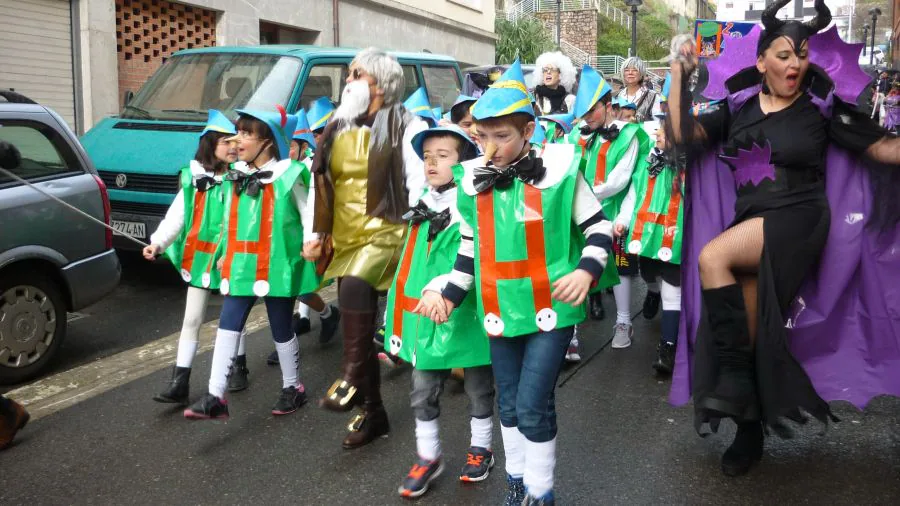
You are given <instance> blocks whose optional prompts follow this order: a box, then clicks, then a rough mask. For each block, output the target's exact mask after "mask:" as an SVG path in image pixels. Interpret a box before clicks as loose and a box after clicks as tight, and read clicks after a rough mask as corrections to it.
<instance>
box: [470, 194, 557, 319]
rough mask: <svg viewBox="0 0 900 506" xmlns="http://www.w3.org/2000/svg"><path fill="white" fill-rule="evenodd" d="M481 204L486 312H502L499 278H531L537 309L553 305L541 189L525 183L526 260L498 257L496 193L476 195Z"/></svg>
mask: <svg viewBox="0 0 900 506" xmlns="http://www.w3.org/2000/svg"><path fill="white" fill-rule="evenodd" d="M476 205H477V207H478V233H479V235H480V236H481V237H480V239H479V245H478V251H479V256H480V261H481V266H482V269H481V298H482V303H483V304H484V312H485V314H488V313H493V314H495V315H498V316H499V315H500V300H499V298H498V295H497V281H498V280H501V279H522V278H530V279H531V286H532V296H533V298H534V306H535V308H534V310H535V313H537V312H538V311H540V310H541V309H544V308H549V307H551V304H552V300H551V298H550V278H549V276H548V274H547V263H546V254H545V251H544V216H543V213H542V196H541V191H540V190H538V189H537V188H535V187H533V186H531V185H525V244H526V247H527V250H528V251H527V255H528V256H527V258H526V259H525V260H511V261H505V262H498V261H497V251H496V242H497V237H496V232H495V230H494V193H493V192H485V193H481V194H479V195H478V196H477V197H476Z"/></svg>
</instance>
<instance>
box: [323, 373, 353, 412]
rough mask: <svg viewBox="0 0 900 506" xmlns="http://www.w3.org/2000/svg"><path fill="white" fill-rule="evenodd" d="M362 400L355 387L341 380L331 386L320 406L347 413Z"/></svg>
mask: <svg viewBox="0 0 900 506" xmlns="http://www.w3.org/2000/svg"><path fill="white" fill-rule="evenodd" d="M361 398H362V396H361V395H359V390H358V389H357V388H356V387H355V386H353V385H351V384H350V383H347V382H346V381H344V380H342V379H339V380H335V382H334V383H333V384H332V385H331V388H329V389H328V392H327V393H326V394H325V397H323V398H322V400H321V401H319V405H320V406H322V407H323V408H325V409H327V410H330V411H339V412H346V411H350V410H351V409H353V408H354V407H355V406H356V405H357V404H359V403H360V401H361Z"/></svg>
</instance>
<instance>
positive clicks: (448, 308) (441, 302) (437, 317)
mask: <svg viewBox="0 0 900 506" xmlns="http://www.w3.org/2000/svg"><path fill="white" fill-rule="evenodd" d="M453 308H454V305H453V303H452V302H450V301H449V300H447V299H446V298H444V296H443V295H441V294H440V293H438V292H435V291H432V290H426V291H425V293H423V294H422V298H421V299H419V303H418V304H416V307H415V309H413V313H416V314H420V315H422V316H424V317H426V318H428V319H430V320H431V321H433V322H434V323H437V324H441V323H446V322H447V320H448V319H449V318H450V313H451V312H453Z"/></svg>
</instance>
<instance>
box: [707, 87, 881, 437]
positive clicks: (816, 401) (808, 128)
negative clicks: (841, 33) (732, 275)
mask: <svg viewBox="0 0 900 506" xmlns="http://www.w3.org/2000/svg"><path fill="white" fill-rule="evenodd" d="M848 118H850V119H852V121H851V120H849V119H848ZM698 120H699V121H700V123H701V125H703V127H704V129H705V130H706V133H707V136H708V138H709V143H710V146H714V145H716V146H720V150H721V151H720V153H721V155H724V156H726V157H735V156H740V154H741V152H740V150H751V149H757V150H759V149H763V148H764V147H765V146H766V144H767V143H768V145H769V146H770V147H771V158H770V160H771V165H768V164H764V165H766V167H762V165H763V164H760V163H758V162H759V158H757V159H756V162H757V163H749V164H748V163H746V160H747V159H746V158H744V160H743V161H744V163H739V162H737V161H736V160H733V159H729V158H722V159H723V160H724V161H725V162H726V163H728V164H729V165H731V166H732V170H734V174H735V180H736V182H737V183H736V184H737V188H736V193H737V201H736V202H735V218H734V221H733V222H732V225H731V226H732V227H733V226H735V225H736V224H738V223H741V222H743V221H746V220H749V219H751V218H763V220H764V222H763V236H764V246H763V252H762V258H761V259H760V265H759V271H758V295H757V319H758V322H757V334H756V348H755V350H756V352H755V353H756V380H757V387H758V393H759V398H760V404H761V407H762V417H763V422H764V423H765V424H766V425H767V426H769V427H770V428H772V429H774V430H775V431H776V432H778V433H779V434H781V435H782V436H788V435H789V431H788V430H787V427H786V426H785V425H784V424H783V423H782V421H783V420H782V419H783V418H787V419H790V420H794V421H796V422H800V423H802V422H805V421H806V416H805V415H804V414H803V413H802V412H801V409H802V410H803V411H806V412H808V413H809V414H811V415H813V416H814V417H816V418H817V419H819V420H822V421H823V422H827V420H828V418H829V416H831V412H830V409H829V406H828V404H827V403H826V402H825V401H824V400H823V399H822V398H821V397H820V396H819V395H818V394H817V393H816V391H815V389H814V388H813V386H812V383H811V382H810V380H809V377H808V376H807V375H806V372H805V371H804V370H803V368H802V367H801V366H800V364H799V362H797V360H796V359H795V358H794V357H793V355H791V353H790V350H789V348H788V342H787V337H788V335H787V331H786V329H785V320H786V318H785V315H786V314H787V312H788V310H789V308H790V305H791V303H792V301H793V300H794V298H795V297H796V295H797V292H798V291H799V290H800V287H801V284H802V283H803V281H804V280H805V279H806V277H807V276H808V275H809V274H810V273H811V272H812V270H813V268H814V267H815V266H816V264H817V262H818V260H819V257H820V255H821V252H822V250H823V248H824V245H825V241H826V239H827V238H828V229H829V225H830V213H829V206H828V200H827V198H826V195H825V185H824V173H825V170H824V168H825V163H826V160H825V155H826V151H827V148H828V145H829V143H830V142H834V143H836V144H837V145H839V146H841V147H843V148H845V149H847V150H848V151H851V152H854V153H861V152H863V151H865V150H866V149H867V148H868V147H869V146H870V145H871V144H872V143H874V142H876V141H878V140H879V139H881V138H882V136H883V131H882V130H881V129H880V128H879V127H878V126H877V125H875V124H874V123H873V122H870V121H869V122H866V121H861V120H860V118H859V115H858V113H856V112H854V111H852V110H851V109H850V108H849V107H848V106H846V105H845V104H843V103H841V102H839V101H837V100H836V103H835V106H834V111H833V114H832V118H831V119H827V118H825V117H824V116H823V115H822V113H821V112H820V111H819V109H818V107H817V106H816V105H815V104H814V103H813V101H812V99H811V98H810V97H809V95H807V94H803V95H801V96H800V97H799V98H798V99H797V100H796V101H795V102H794V103H793V104H791V105H790V106H789V107H787V108H785V109H783V110H781V111H777V112H773V113H770V114H765V113H763V111H762V109H761V107H760V101H759V96H758V95H757V96H754V97H753V98H751V99H749V100H748V101H747V102H746V103H744V104H743V106H742V107H741V108H740V109H739V110H738V111H736V112H735V113H733V114H732V113H730V112H729V108H728V105H727V104H726V103H724V102H723V103H720V104H717V106H716V107H715V109H714V110H712V111H711V112H708V113H706V114H703V115H701V116H700V117H699V118H698ZM754 145H755V146H756V147H755V148H754V147H753V146H754ZM745 154H746V153H745ZM721 155H720V156H721ZM772 166H774V167H772ZM715 351H716V350H715V345H714V340H713V339H712V336H711V335H710V328H709V325H708V324H707V323H706V318H705V315H704V316H703V317H702V318H701V324H700V327H699V328H698V336H697V341H696V349H695V350H694V352H695V355H694V376H693V381H692V390H693V391H692V394H693V397H694V399H695V400H696V399H699V398H702V397H704V396H705V395H707V394H708V393H710V392H712V390H713V389H714V388H715V385H716V379H717V377H718V364H717V359H716V353H715ZM696 404H697V403H696V402H695V405H696ZM704 423H709V424H710V427H711V428H712V429H713V430H715V429H716V426H717V425H718V420H716V419H715V418H714V417H711V416H710V415H709V414H708V413H707V412H706V411H705V410H703V409H701V408H699V407H698V408H696V418H695V424H696V426H697V428H698V430H699V429H700V427H701V426H702V425H703V424H704Z"/></svg>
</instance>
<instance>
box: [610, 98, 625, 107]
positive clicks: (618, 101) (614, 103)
mask: <svg viewBox="0 0 900 506" xmlns="http://www.w3.org/2000/svg"><path fill="white" fill-rule="evenodd" d="M609 105H611V106H613V107H622V99H621V98H619V97H613V99H612V100H610V101H609Z"/></svg>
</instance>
